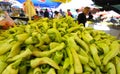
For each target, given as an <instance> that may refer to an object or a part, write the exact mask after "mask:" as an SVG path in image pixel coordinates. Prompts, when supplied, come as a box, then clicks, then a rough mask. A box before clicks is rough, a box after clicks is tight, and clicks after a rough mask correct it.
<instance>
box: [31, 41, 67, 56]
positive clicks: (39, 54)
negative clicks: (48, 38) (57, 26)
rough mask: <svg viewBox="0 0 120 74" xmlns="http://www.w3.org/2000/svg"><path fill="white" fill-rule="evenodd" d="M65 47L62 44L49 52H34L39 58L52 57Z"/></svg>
mask: <svg viewBox="0 0 120 74" xmlns="http://www.w3.org/2000/svg"><path fill="white" fill-rule="evenodd" d="M64 47H65V44H64V43H60V44H59V45H58V46H56V47H55V48H53V49H51V50H49V51H43V52H41V51H33V54H34V55H35V56H37V57H46V56H49V55H51V54H52V53H54V52H56V51H60V50H62V49H63V48H64Z"/></svg>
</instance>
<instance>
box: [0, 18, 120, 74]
mask: <svg viewBox="0 0 120 74" xmlns="http://www.w3.org/2000/svg"><path fill="white" fill-rule="evenodd" d="M119 46H120V43H119V40H117V38H116V37H114V36H112V35H109V34H107V33H105V32H104V31H100V30H95V29H93V28H91V27H84V26H83V25H82V24H77V23H76V22H74V20H73V19H72V18H71V17H69V16H68V17H65V18H60V19H48V18H42V19H40V20H37V21H36V20H33V21H32V22H31V23H29V24H27V25H20V26H16V27H13V28H10V29H8V30H6V31H2V30H0V67H1V68H0V73H1V74H8V73H9V74H23V73H25V74H30V73H33V74H36V73H42V74H69V73H72V74H75V73H77V74H79V73H83V74H84V73H89V74H91V73H95V74H99V73H101V74H103V73H112V74H119V69H120V57H119V55H120V54H119Z"/></svg>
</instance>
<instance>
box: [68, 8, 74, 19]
mask: <svg viewBox="0 0 120 74" xmlns="http://www.w3.org/2000/svg"><path fill="white" fill-rule="evenodd" d="M67 14H68V16H71V17H73V15H72V13H71V11H70V9H68V10H67Z"/></svg>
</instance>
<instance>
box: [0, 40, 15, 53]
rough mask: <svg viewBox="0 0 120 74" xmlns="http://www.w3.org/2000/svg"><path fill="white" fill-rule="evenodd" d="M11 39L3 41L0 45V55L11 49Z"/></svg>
mask: <svg viewBox="0 0 120 74" xmlns="http://www.w3.org/2000/svg"><path fill="white" fill-rule="evenodd" d="M12 41H13V39H9V40H5V41H2V42H1V43H0V55H2V54H5V53H6V52H8V51H9V50H10V48H11V47H12V43H13V42H14V41H13V42H12Z"/></svg>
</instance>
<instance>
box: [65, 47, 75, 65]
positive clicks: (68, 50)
mask: <svg viewBox="0 0 120 74" xmlns="http://www.w3.org/2000/svg"><path fill="white" fill-rule="evenodd" d="M66 52H67V54H68V58H69V60H70V65H71V66H72V65H73V55H72V52H71V51H70V49H69V48H68V47H67V48H66Z"/></svg>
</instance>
